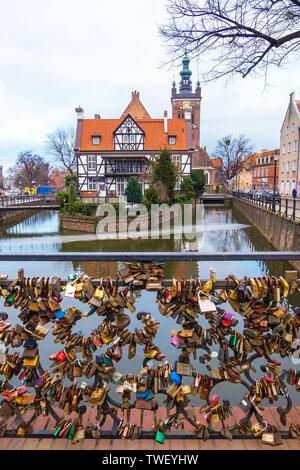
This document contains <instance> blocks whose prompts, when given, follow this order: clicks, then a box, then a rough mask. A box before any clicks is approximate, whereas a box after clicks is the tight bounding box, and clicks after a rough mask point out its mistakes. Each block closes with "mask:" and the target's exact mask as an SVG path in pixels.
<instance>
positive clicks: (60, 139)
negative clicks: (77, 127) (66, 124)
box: [46, 127, 76, 175]
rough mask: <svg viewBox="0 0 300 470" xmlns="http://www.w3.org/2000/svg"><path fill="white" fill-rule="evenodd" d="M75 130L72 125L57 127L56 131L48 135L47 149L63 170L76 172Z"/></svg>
mask: <svg viewBox="0 0 300 470" xmlns="http://www.w3.org/2000/svg"><path fill="white" fill-rule="evenodd" d="M74 140H75V132H74V129H73V128H72V127H70V128H68V129H63V128H61V127H59V128H57V129H56V131H55V132H53V133H52V134H48V135H47V140H46V149H47V153H48V154H49V155H52V156H54V158H55V160H56V161H57V163H58V165H59V166H60V168H61V169H62V170H64V171H65V170H67V171H68V173H71V174H72V175H73V174H74V171H75V170H76V155H75V153H74Z"/></svg>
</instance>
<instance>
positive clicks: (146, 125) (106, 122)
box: [80, 119, 188, 151]
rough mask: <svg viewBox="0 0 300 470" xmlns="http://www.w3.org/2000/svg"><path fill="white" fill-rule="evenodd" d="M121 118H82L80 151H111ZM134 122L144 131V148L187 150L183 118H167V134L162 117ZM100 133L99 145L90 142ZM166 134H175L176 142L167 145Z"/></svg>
mask: <svg viewBox="0 0 300 470" xmlns="http://www.w3.org/2000/svg"><path fill="white" fill-rule="evenodd" d="M121 122H123V119H83V120H82V132H81V141H80V151H91V150H94V151H101V150H103V151H113V150H114V140H113V132H114V130H115V129H116V128H117V127H118V126H119V125H120V124H121ZM136 123H137V124H138V125H139V126H140V127H141V129H143V131H144V132H145V150H160V149H163V148H164V147H167V148H169V149H170V150H187V149H188V143H187V131H186V122H185V120H184V119H168V134H165V132H164V120H163V119H141V120H139V119H137V120H136ZM93 135H100V136H101V139H100V145H93V144H92V136H93ZM168 135H174V136H176V144H175V145H168Z"/></svg>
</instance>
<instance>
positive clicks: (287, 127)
mask: <svg viewBox="0 0 300 470" xmlns="http://www.w3.org/2000/svg"><path fill="white" fill-rule="evenodd" d="M288 133H289V126H286V128H285V135H288Z"/></svg>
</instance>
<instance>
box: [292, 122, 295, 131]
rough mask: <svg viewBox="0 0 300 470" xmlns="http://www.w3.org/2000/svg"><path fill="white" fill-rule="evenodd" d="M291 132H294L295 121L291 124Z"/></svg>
mask: <svg viewBox="0 0 300 470" xmlns="http://www.w3.org/2000/svg"><path fill="white" fill-rule="evenodd" d="M292 132H295V123H294V122H293V124H292Z"/></svg>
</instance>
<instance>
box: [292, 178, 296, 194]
mask: <svg viewBox="0 0 300 470" xmlns="http://www.w3.org/2000/svg"><path fill="white" fill-rule="evenodd" d="M295 188H296V180H292V191H293V189H295Z"/></svg>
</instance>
